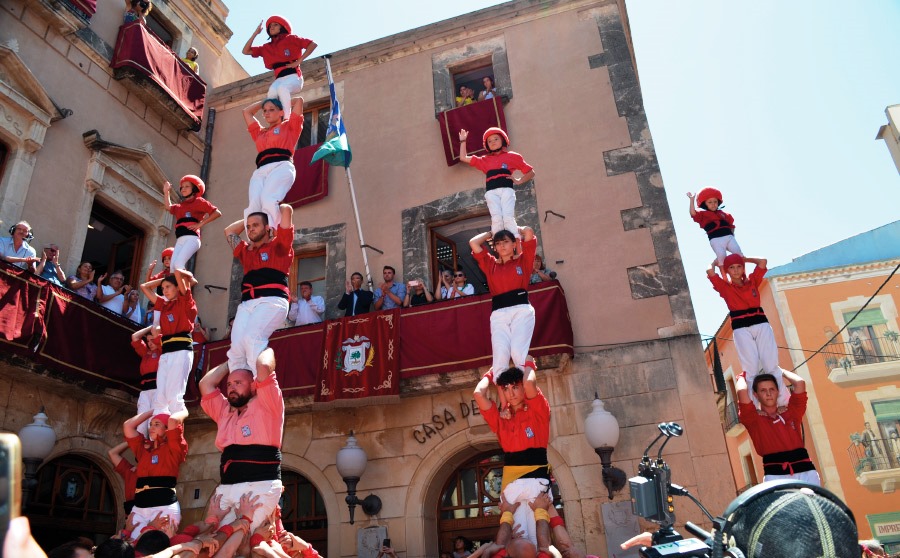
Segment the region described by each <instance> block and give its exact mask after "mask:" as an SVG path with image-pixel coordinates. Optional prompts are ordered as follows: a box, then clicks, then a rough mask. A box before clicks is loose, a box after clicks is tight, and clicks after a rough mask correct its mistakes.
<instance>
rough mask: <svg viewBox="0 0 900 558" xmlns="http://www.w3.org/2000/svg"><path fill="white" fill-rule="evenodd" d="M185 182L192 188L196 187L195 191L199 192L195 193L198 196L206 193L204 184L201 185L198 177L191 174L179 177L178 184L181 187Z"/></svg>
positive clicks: (201, 182)
mask: <svg viewBox="0 0 900 558" xmlns="http://www.w3.org/2000/svg"><path fill="white" fill-rule="evenodd" d="M185 182H190V183H191V184H193V185H194V186H196V187H197V190H199V191H198V192H197V195H198V196H202V195H203V193H204V192H206V184H204V183H203V181H202V180H201V179H200V177H199V176H196V175H193V174H186V175H184V176H182V177H181V182H179V183H178V184H179V185H181V184H184V183H185Z"/></svg>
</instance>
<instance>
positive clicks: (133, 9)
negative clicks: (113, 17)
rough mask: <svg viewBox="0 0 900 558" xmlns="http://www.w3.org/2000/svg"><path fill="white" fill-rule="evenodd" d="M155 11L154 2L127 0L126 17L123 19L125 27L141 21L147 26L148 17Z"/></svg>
mask: <svg viewBox="0 0 900 558" xmlns="http://www.w3.org/2000/svg"><path fill="white" fill-rule="evenodd" d="M152 9H153V2H151V1H150V0H125V16H124V18H123V20H124V23H125V25H128V24H129V23H134V22H135V21H139V22H141V23H142V24H144V25H146V24H147V16H148V15H149V14H150V10H152Z"/></svg>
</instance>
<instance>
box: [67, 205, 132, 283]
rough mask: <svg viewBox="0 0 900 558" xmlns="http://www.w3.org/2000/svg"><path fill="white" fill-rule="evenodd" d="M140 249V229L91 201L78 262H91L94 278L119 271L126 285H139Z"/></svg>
mask: <svg viewBox="0 0 900 558" xmlns="http://www.w3.org/2000/svg"><path fill="white" fill-rule="evenodd" d="M143 246H144V232H143V231H142V230H141V229H140V228H138V227H137V226H136V225H134V224H132V223H131V222H129V221H128V220H126V219H125V218H123V217H122V216H121V215H119V214H117V213H116V212H114V211H113V210H111V209H109V208H108V207H106V206H104V205H103V204H101V203H100V202H98V201H96V200H95V201H94V207H93V208H92V209H91V218H90V221H89V222H88V230H87V235H86V236H85V239H84V251H83V252H82V253H81V261H83V262H85V261H86V262H91V264H92V265H93V266H94V270H96V273H97V277H100V275H102V274H103V273H106V274H107V275H109V274H112V272H113V271H115V270H117V269H121V270H122V273H124V274H125V280H126V281H128V284H129V285H138V284H140V283H141V282H142V280H141V279H142V278H141V270H140V261H141V257H142V252H143Z"/></svg>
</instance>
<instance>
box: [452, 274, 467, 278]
mask: <svg viewBox="0 0 900 558" xmlns="http://www.w3.org/2000/svg"><path fill="white" fill-rule="evenodd" d="M453 276H454V277H465V276H466V274H465V273H454V274H453Z"/></svg>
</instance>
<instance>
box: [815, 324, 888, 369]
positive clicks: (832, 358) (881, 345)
mask: <svg viewBox="0 0 900 558" xmlns="http://www.w3.org/2000/svg"><path fill="white" fill-rule="evenodd" d="M898 338H900V335H898V334H897V333H896V332H888V333H887V334H886V335H885V336H884V337H876V338H874V339H854V340H851V341H847V342H844V343H832V344H830V345H828V347H826V348H825V349H823V350H822V352H821V353H820V358H822V359H823V361H824V362H825V366H826V368H828V369H829V370H834V369H838V368H842V369H843V370H844V371H845V372H846V373H848V374H849V373H851V372H852V370H853V368H854V367H856V366H862V365H866V364H877V363H880V362H892V361H900V339H898Z"/></svg>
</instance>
